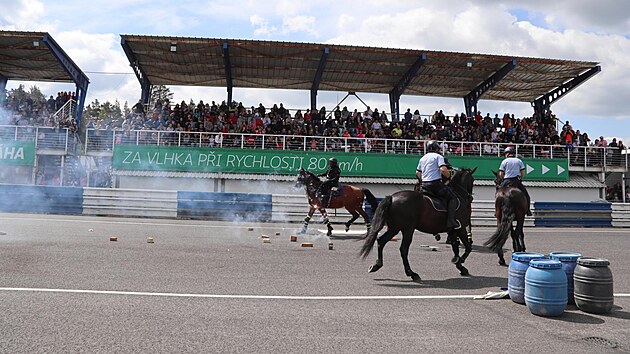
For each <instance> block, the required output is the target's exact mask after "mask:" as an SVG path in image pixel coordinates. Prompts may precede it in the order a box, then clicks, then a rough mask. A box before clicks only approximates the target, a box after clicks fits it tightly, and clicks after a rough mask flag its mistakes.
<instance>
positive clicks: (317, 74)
mask: <svg viewBox="0 0 630 354" xmlns="http://www.w3.org/2000/svg"><path fill="white" fill-rule="evenodd" d="M329 54H330V48H328V47H324V51H323V53H322V56H321V58H319V66H317V71H316V72H315V77H314V78H313V84H312V85H311V110H313V109H317V90H319V84H320V83H321V82H322V76H323V75H324V69H326V62H327V61H328V55H329Z"/></svg>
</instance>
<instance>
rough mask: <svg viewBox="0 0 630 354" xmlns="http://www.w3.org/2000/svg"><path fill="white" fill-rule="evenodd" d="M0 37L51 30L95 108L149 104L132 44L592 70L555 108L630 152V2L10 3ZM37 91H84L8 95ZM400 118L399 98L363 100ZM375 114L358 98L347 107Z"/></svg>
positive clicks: (422, 106)
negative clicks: (296, 45) (574, 63)
mask: <svg viewBox="0 0 630 354" xmlns="http://www.w3.org/2000/svg"><path fill="white" fill-rule="evenodd" d="M0 30H17V31H44V32H48V33H50V35H51V36H52V37H53V38H54V39H55V40H56V41H57V42H58V43H59V44H60V45H61V47H62V48H63V49H64V50H65V51H66V53H67V54H68V55H69V56H70V57H71V58H72V60H74V62H75V63H76V64H77V65H78V66H79V67H80V68H81V69H82V70H83V71H84V72H85V73H86V75H87V76H88V77H89V78H90V86H89V88H88V98H87V102H91V101H93V100H94V99H98V100H99V101H101V102H104V101H106V100H109V101H110V102H113V101H114V100H116V99H117V100H119V101H120V102H121V104H122V103H124V102H125V101H128V102H129V104H130V105H133V103H135V102H137V101H138V99H139V98H140V92H141V89H140V84H139V82H138V80H137V78H136V77H135V75H134V74H133V72H132V70H131V68H130V66H129V61H128V60H127V57H126V56H125V54H124V52H123V50H122V47H121V46H120V35H121V34H131V35H159V36H182V37H206V38H228V39H230V38H234V39H254V40H273V41H290V42H293V41H295V42H309V43H328V44H344V45H359V46H373V47H394V48H409V49H424V50H443V51H453V52H468V53H484V54H500V55H512V56H529V57H542V58H552V59H567V60H583V61H594V62H598V63H600V65H601V67H602V71H601V72H600V73H599V74H597V75H595V76H594V77H592V78H591V79H589V80H588V81H587V82H586V83H584V84H582V85H580V86H579V87H577V88H576V89H574V90H573V91H571V92H570V93H569V94H567V95H566V96H564V97H562V98H561V99H560V100H558V101H557V103H555V104H553V105H552V107H551V109H552V111H553V112H554V113H555V114H556V115H557V117H558V118H560V119H561V120H562V121H566V120H569V121H570V123H571V125H572V126H573V127H574V129H580V130H581V131H582V132H587V133H588V134H589V136H590V137H591V139H593V140H594V139H595V138H596V137H599V136H604V137H606V138H607V139H609V141H610V139H611V138H612V137H616V138H617V139H621V140H623V141H624V143H626V145H628V143H630V80H628V79H627V77H626V75H628V74H630V60H628V58H630V4H628V2H627V1H626V0H600V1H593V0H555V1H548V0H528V1H522V0H518V1H517V0H496V1H495V0H388V1H382V0H346V1H338V0H318V1H311V0H301V1H295V0H274V1H260V0H259V1H254V0H218V1H170V0H150V1H149V0H107V1H105V0H91V1H89V2H87V1H72V0H66V1H49V0H0ZM19 84H24V85H26V86H27V87H30V86H32V85H34V84H35V85H37V86H39V87H40V88H41V89H42V92H44V93H45V94H56V92H58V91H74V85H71V84H55V83H42V82H19V81H9V83H8V85H7V89H11V88H14V87H16V86H17V85H19ZM170 88H171V91H172V92H173V93H174V94H175V96H174V99H175V101H178V102H179V101H181V100H185V101H187V102H188V101H189V100H190V99H193V100H194V101H195V102H197V101H199V100H200V99H201V100H204V102H208V101H213V100H214V101H222V100H225V99H227V93H226V92H227V91H226V89H225V88H207V87H179V86H171V87H170ZM357 94H358V96H359V97H360V98H361V100H363V101H365V102H366V103H367V104H368V105H369V106H370V107H372V108H379V110H385V111H387V112H389V99H388V97H387V95H377V94H365V93H360V92H359V93H357ZM345 96H346V93H345V92H327V91H321V92H319V94H318V96H317V97H318V106H320V107H321V106H322V105H324V106H326V107H334V106H335V105H336V104H337V103H338V102H339V101H340V100H341V99H343V98H344V97H345ZM233 99H234V100H237V101H240V102H243V104H244V105H246V106H251V105H256V106H257V105H258V103H263V104H264V105H265V106H267V107H269V106H271V105H273V104H274V103H280V102H282V103H283V104H284V106H285V107H288V108H292V109H304V108H307V107H309V106H310V95H309V92H308V91H298V90H254V89H244V88H237V87H235V88H234V91H233ZM343 105H344V106H348V108H349V109H354V108H357V109H359V110H361V109H363V107H364V106H363V104H362V103H361V102H360V101H359V100H358V99H357V98H355V97H349V98H348V99H347V100H346V101H344V103H343ZM400 107H401V111H402V112H404V111H406V109H407V108H411V109H412V111H414V110H415V109H419V110H420V113H421V114H431V113H433V112H434V111H435V110H439V109H442V110H443V111H444V112H445V113H446V114H447V115H454V114H455V113H459V112H462V111H464V104H463V99H447V98H434V97H417V96H405V95H403V97H402V98H401V101H400ZM478 108H479V109H480V110H481V111H482V113H483V114H484V115H485V114H486V113H491V115H492V116H494V113H499V114H502V113H504V112H510V113H514V114H516V115H517V116H529V115H531V113H532V108H531V106H530V104H529V103H514V102H503V101H489V100H483V99H482V100H481V101H480V102H479V104H478Z"/></svg>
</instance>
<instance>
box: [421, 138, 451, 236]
mask: <svg viewBox="0 0 630 354" xmlns="http://www.w3.org/2000/svg"><path fill="white" fill-rule="evenodd" d="M427 151H428V152H427V153H426V154H425V155H424V156H422V158H421V159H420V161H419V162H418V167H417V169H416V177H418V179H419V180H421V181H422V188H423V189H425V190H427V191H429V192H431V193H433V194H434V195H436V196H438V197H439V198H442V199H443V200H445V201H446V203H447V209H448V216H447V221H446V229H447V231H452V230H459V229H460V228H461V224H460V223H459V222H458V221H457V220H456V219H455V209H456V208H457V196H456V195H455V193H454V192H453V190H452V189H451V188H450V187H448V186H446V185H444V183H443V182H442V177H444V178H445V179H448V178H450V173H449V171H448V166H447V163H446V161H445V160H444V157H443V156H442V155H440V154H439V151H440V145H439V144H438V143H437V142H436V141H430V142H429V143H428V145H427Z"/></svg>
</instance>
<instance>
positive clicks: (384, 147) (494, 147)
mask: <svg viewBox="0 0 630 354" xmlns="http://www.w3.org/2000/svg"><path fill="white" fill-rule="evenodd" d="M425 143H426V140H405V139H377V138H352V137H324V136H296V135H265V134H232V133H212V132H183V131H163V130H110V129H92V128H91V129H87V130H86V136H85V153H90V152H105V151H113V149H114V146H115V145H121V144H130V145H154V146H189V147H205V148H237V149H267V150H301V151H327V152H364V153H386V154H424V153H426V144H425ZM440 144H441V146H442V150H443V151H442V152H443V153H444V154H445V155H453V156H498V157H500V156H503V150H504V149H505V148H506V147H507V146H513V147H515V148H516V152H517V155H518V156H520V157H524V158H543V159H545V158H560V159H567V160H568V162H569V165H570V166H583V167H585V168H586V167H604V166H610V167H613V166H614V167H622V168H625V169H626V170H627V169H628V158H627V156H628V155H627V154H625V152H627V150H626V151H624V152H622V151H620V150H619V149H614V148H603V147H595V146H574V147H571V148H567V147H566V146H562V145H541V144H508V143H491V142H464V141H456V142H455V141H440Z"/></svg>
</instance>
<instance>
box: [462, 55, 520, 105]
mask: <svg viewBox="0 0 630 354" xmlns="http://www.w3.org/2000/svg"><path fill="white" fill-rule="evenodd" d="M515 67H516V59H512V61H510V62H509V63H507V64H505V65H504V66H503V67H502V68H501V69H499V71H497V72H495V73H494V74H492V76H490V77H489V78H487V79H486V80H484V81H483V82H482V83H480V84H479V85H477V87H475V88H474V89H473V90H472V91H470V93H468V94H467V95H466V96H464V107H465V108H466V115H467V116H468V117H474V116H475V114H477V103H478V102H479V99H480V98H481V96H482V95H483V94H484V93H486V92H488V90H490V89H491V88H493V87H494V86H495V85H496V84H497V83H498V82H499V81H501V79H503V78H504V77H505V76H506V75H507V74H508V73H509V72H510V71H512V69H514V68H515Z"/></svg>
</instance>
